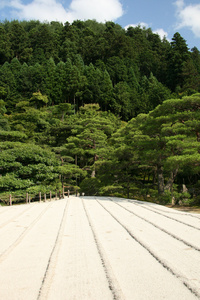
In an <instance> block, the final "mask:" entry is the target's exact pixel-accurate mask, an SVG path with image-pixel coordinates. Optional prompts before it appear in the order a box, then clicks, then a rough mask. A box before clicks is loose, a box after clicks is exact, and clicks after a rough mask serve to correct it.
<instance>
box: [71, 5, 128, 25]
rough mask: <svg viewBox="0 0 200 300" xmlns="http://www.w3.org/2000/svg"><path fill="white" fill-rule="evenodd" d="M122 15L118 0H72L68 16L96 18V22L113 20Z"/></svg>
mask: <svg viewBox="0 0 200 300" xmlns="http://www.w3.org/2000/svg"><path fill="white" fill-rule="evenodd" d="M122 15H123V8H122V4H121V3H120V1H119V0H92V1H91V0H72V2H71V4H70V7H69V13H68V18H69V20H70V21H72V20H77V19H81V20H87V19H96V20H97V21H98V22H105V21H111V20H112V21H114V20H116V19H118V18H119V17H121V16H122Z"/></svg>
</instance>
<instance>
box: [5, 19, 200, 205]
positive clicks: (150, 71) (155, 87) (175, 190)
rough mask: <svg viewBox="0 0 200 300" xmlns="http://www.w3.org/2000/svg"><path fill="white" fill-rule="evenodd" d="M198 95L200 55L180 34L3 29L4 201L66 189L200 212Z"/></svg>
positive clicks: (35, 26)
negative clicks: (188, 205) (189, 205)
mask: <svg viewBox="0 0 200 300" xmlns="http://www.w3.org/2000/svg"><path fill="white" fill-rule="evenodd" d="M198 92H200V52H199V50H198V49H197V48H196V47H194V48H193V49H191V50H189V49H188V47H187V42H186V41H185V40H184V38H183V37H181V35H180V34H179V33H175V34H174V37H173V39H172V42H171V43H170V42H169V41H167V40H166V39H163V40H161V39H160V37H159V36H158V35H157V34H154V33H153V32H152V31H151V29H150V28H148V29H146V28H140V27H136V28H133V27H130V28H128V29H127V30H125V29H123V28H122V27H120V26H119V25H118V24H115V23H113V22H107V23H105V24H102V23H97V22H96V21H93V20H88V21H84V22H83V21H75V22H73V24H71V25H70V24H69V23H66V24H64V25H63V24H61V23H58V22H51V23H40V22H39V21H23V22H18V21H12V22H8V21H5V22H2V23H0V173H1V177H0V187H1V196H0V198H1V199H3V198H4V197H5V195H7V194H9V193H19V194H20V193H24V192H27V191H28V192H29V193H31V195H32V196H34V195H35V194H37V193H38V192H39V191H41V192H45V191H46V190H57V189H60V188H61V186H62V185H63V184H64V185H67V186H71V187H73V189H77V190H80V191H82V192H85V193H87V194H95V193H97V194H101V195H109V194H112V195H122V196H126V197H138V198H141V197H143V198H144V199H146V198H149V197H150V198H151V199H153V200H155V201H157V200H159V201H161V202H166V203H167V202H168V201H171V198H172V197H173V196H174V197H175V199H176V200H177V201H178V200H179V199H187V201H188V202H195V201H196V202H197V203H198V201H199V200H198V199H199V198H198V197H199V196H198V193H199V192H198V190H199V180H200V178H199V162H200V157H199V156H200V155H199V151H200V146H199V140H200V137H199V132H200V128H199V127H200V124H199V123H200V122H199V119H200V113H199V108H200V95H199V94H198ZM169 99H170V100H169ZM94 103H95V104H94ZM183 184H184V185H186V186H187V188H188V192H187V193H186V194H184V193H182V187H183ZM185 190H186V188H185V187H184V192H185ZM190 198H191V199H190ZM185 201H186V200H185Z"/></svg>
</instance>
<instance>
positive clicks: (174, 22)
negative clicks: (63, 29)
mask: <svg viewBox="0 0 200 300" xmlns="http://www.w3.org/2000/svg"><path fill="white" fill-rule="evenodd" d="M5 19H7V20H13V19H18V20H31V19H32V20H33V19H37V20H40V21H53V20H57V21H60V22H63V23H65V22H66V21H69V22H73V20H77V19H79V20H86V19H96V20H97V21H98V22H105V21H114V22H116V23H118V24H120V25H121V26H122V27H126V26H128V25H132V26H137V25H138V24H141V26H142V27H143V26H145V27H147V28H148V27H150V28H151V29H152V31H153V32H157V33H158V34H159V35H160V36H161V37H163V36H164V35H165V36H166V38H167V39H169V40H171V38H172V37H173V35H174V33H175V32H177V31H178V32H179V33H180V34H181V35H182V37H183V38H184V39H185V40H186V41H187V44H188V47H189V48H192V47H194V46H196V47H197V48H198V49H199V50H200V0H137V1H136V0H0V20H1V21H4V20H5Z"/></svg>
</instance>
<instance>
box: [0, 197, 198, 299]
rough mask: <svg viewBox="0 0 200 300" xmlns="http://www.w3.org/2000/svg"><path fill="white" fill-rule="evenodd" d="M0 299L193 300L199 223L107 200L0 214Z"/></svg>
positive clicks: (12, 209) (160, 209)
mask: <svg viewBox="0 0 200 300" xmlns="http://www.w3.org/2000/svg"><path fill="white" fill-rule="evenodd" d="M0 299H2V300H57V299H58V300H90V299H91V300H111V299H114V300H122V299H124V300H125V299H127V300H134V299H136V300H140V299H143V300H147V299H148V300H151V299H152V300H161V299H169V300H171V299H174V300H175V299H176V300H177V299H181V300H190V299H191V300H192V299H200V215H198V214H191V213H185V212H179V211H175V210H172V209H170V208H166V207H163V206H160V205H156V204H152V203H145V202H139V201H136V200H125V199H120V198H112V197H108V198H106V197H83V198H78V197H72V196H71V197H70V198H66V199H63V200H58V201H52V202H46V203H32V204H28V205H19V206H12V207H0Z"/></svg>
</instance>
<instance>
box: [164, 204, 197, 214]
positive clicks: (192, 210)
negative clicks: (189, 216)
mask: <svg viewBox="0 0 200 300" xmlns="http://www.w3.org/2000/svg"><path fill="white" fill-rule="evenodd" d="M166 207H169V208H173V209H176V210H179V211H185V212H189V213H197V214H200V207H199V206H193V207H192V206H184V205H166Z"/></svg>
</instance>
